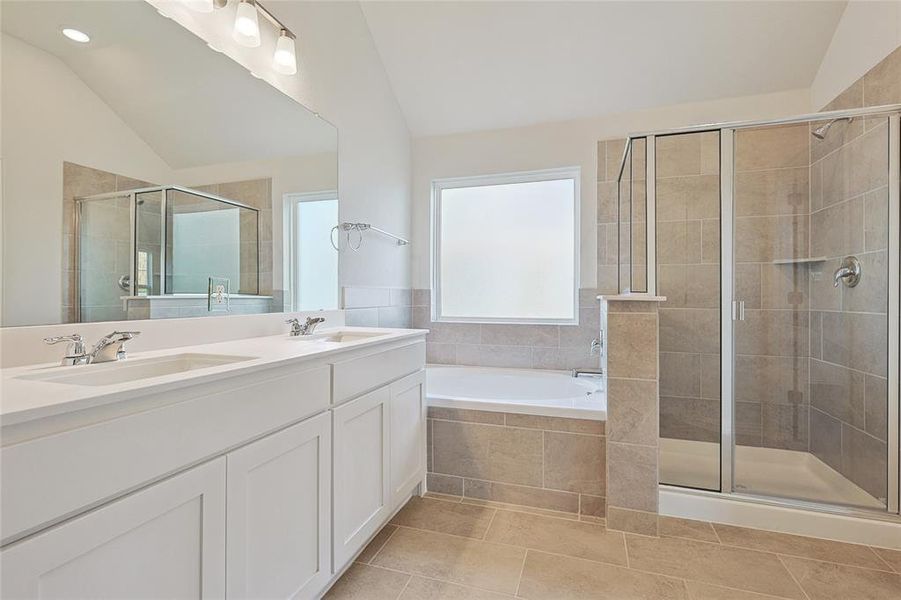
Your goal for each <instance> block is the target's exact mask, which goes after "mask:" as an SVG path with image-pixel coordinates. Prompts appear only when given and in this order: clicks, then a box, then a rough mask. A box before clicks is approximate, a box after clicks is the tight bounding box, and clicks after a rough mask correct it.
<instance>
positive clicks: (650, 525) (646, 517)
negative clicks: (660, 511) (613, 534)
mask: <svg viewBox="0 0 901 600" xmlns="http://www.w3.org/2000/svg"><path fill="white" fill-rule="evenodd" d="M657 521H658V517H657V513H655V512H644V511H641V510H629V509H627V508H617V507H615V506H610V507H608V508H607V529H611V530H613V531H625V532H626V533H636V534H639V535H649V536H656V535H657V531H658V530H657Z"/></svg>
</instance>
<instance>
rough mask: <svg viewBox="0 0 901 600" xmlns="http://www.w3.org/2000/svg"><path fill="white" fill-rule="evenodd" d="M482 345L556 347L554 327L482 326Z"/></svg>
mask: <svg viewBox="0 0 901 600" xmlns="http://www.w3.org/2000/svg"><path fill="white" fill-rule="evenodd" d="M481 343H482V344H488V345H494V346H557V345H559V343H560V329H559V327H557V326H556V325H493V324H485V325H482V337H481Z"/></svg>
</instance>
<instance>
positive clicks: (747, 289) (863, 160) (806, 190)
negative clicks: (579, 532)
mask: <svg viewBox="0 0 901 600" xmlns="http://www.w3.org/2000/svg"><path fill="white" fill-rule="evenodd" d="M893 127H896V125H893ZM889 131H890V127H889V118H888V117H887V116H867V117H855V118H852V119H847V118H845V119H837V120H829V121H813V122H803V123H791V124H784V125H776V126H766V127H748V128H738V129H735V130H731V131H730V136H731V138H732V142H731V143H732V145H733V148H732V152H733V161H732V165H733V169H734V176H733V183H732V185H733V187H732V194H733V198H732V211H733V216H732V219H733V221H732V224H733V230H732V236H733V240H732V246H731V255H732V256H731V259H732V263H731V264H732V281H731V283H732V285H731V287H732V288H733V289H732V298H733V299H734V302H733V303H732V307H731V308H732V329H731V334H732V344H733V352H734V354H733V358H732V394H733V402H732V405H731V408H732V411H733V415H732V418H733V423H734V429H733V435H734V439H733V442H734V445H733V446H732V448H733V453H732V478H731V479H732V491H735V492H741V493H747V494H755V495H763V496H775V497H780V498H787V499H795V500H806V501H812V502H821V503H829V504H833V505H846V506H853V507H864V508H874V509H884V508H885V507H886V502H887V500H886V499H887V496H888V494H887V489H888V483H889V477H888V468H889V465H888V455H889V453H888V446H887V444H888V439H889V431H888V425H887V423H888V418H887V415H888V412H889V411H888V406H889V394H888V385H887V377H888V370H889V359H888V348H889V339H888V335H889V325H888V306H889V303H888V296H889V288H890V284H889V258H888V250H889V222H890V219H889V181H890V177H889V146H890V144H889V141H890V135H889ZM894 131H895V134H894V135H897V129H894ZM895 160H897V157H895ZM894 185H896V186H897V180H896V181H895V182H894ZM895 202H897V199H895ZM662 312H663V311H662V310H661V313H662ZM662 318H663V317H662V316H661V320H662ZM661 386H662V381H661ZM662 401H663V399H662V398H661V405H662V404H663V402H662ZM894 451H895V452H897V448H895V450H894ZM895 468H897V466H895ZM724 491H729V490H728V489H725V488H724Z"/></svg>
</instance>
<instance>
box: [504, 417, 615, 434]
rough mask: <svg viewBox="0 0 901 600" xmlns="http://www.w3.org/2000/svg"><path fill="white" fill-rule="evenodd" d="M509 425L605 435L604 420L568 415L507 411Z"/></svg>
mask: <svg viewBox="0 0 901 600" xmlns="http://www.w3.org/2000/svg"><path fill="white" fill-rule="evenodd" d="M506 419H507V421H506V423H507V427H525V428H527V429H546V430H548V431H564V432H567V433H586V434H590V435H604V430H605V425H606V423H605V422H604V421H594V420H589V419H568V418H566V417H545V416H541V415H524V414H518V413H506Z"/></svg>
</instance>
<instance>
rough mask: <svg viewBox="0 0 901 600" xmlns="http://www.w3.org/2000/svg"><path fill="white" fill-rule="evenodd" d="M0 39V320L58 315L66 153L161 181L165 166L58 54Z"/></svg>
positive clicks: (122, 172) (69, 158)
mask: <svg viewBox="0 0 901 600" xmlns="http://www.w3.org/2000/svg"><path fill="white" fill-rule="evenodd" d="M0 43H2V73H3V85H2V115H0V119H2V122H3V140H2V149H0V153H2V158H3V207H2V210H3V259H4V262H3V268H2V288H3V289H2V307H0V308H2V320H0V322H2V323H3V325H4V326H9V325H26V324H35V323H56V322H58V321H59V318H60V304H61V298H62V289H61V286H62V275H61V269H62V235H61V232H62V227H63V223H62V218H63V210H62V189H63V161H70V162H76V163H78V164H82V165H86V166H89V167H96V168H98V169H103V170H105V171H111V172H114V173H117V174H120V175H127V176H129V177H134V178H137V179H143V180H147V181H165V180H166V179H168V178H169V174H170V173H171V171H170V169H169V168H168V166H167V165H166V163H165V162H163V160H162V159H161V158H160V157H159V156H157V155H156V154H155V153H154V152H153V150H151V149H150V147H149V146H148V145H147V144H146V143H144V141H143V140H141V138H139V137H138V136H137V135H136V134H135V133H134V132H133V131H132V130H131V129H129V127H128V126H127V125H126V124H125V123H124V122H123V121H122V120H121V119H120V118H119V117H118V116H117V115H116V114H115V113H114V112H113V111H112V109H110V107H109V106H107V105H106V104H105V103H104V102H103V101H102V100H101V99H100V98H99V97H97V95H96V94H94V92H93V91H91V90H90V88H88V87H87V86H86V85H85V84H84V83H83V82H82V81H81V79H79V78H78V77H77V76H76V75H75V73H73V72H72V70H71V69H69V68H68V67H67V66H66V65H65V64H64V63H63V62H62V61H60V60H59V59H58V58H56V57H55V56H53V55H51V54H49V53H47V52H44V51H43V50H40V49H38V48H36V47H34V46H32V45H30V44H26V43H25V42H22V41H21V40H19V39H18V38H15V37H12V36H9V35H6V34H4V35H3V36H2V40H0ZM26 249H27V251H28V255H27V256H23V253H24V252H26Z"/></svg>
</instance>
